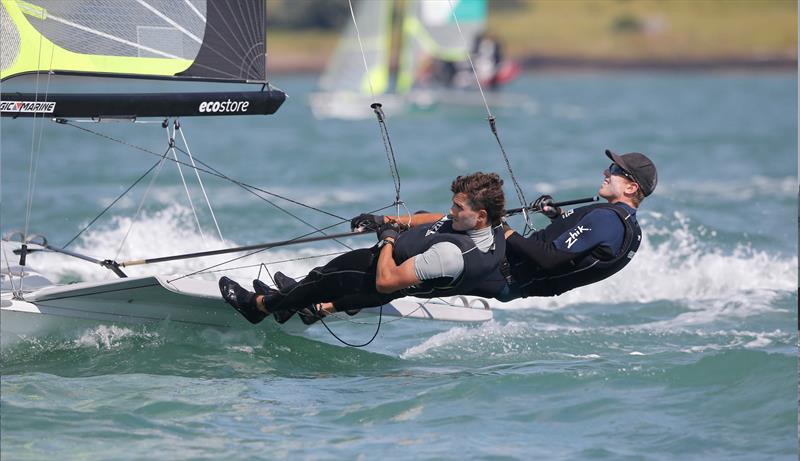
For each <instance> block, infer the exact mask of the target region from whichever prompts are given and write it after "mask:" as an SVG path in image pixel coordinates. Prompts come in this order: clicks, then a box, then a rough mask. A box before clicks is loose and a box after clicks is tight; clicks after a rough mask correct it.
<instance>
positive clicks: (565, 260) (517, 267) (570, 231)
mask: <svg viewBox="0 0 800 461" xmlns="http://www.w3.org/2000/svg"><path fill="white" fill-rule="evenodd" d="M606 155H607V156H608V157H609V158H610V159H611V161H612V163H611V165H609V166H608V168H606V169H605V170H604V171H603V182H602V183H601V184H600V189H599V191H598V195H599V196H600V197H602V198H604V199H605V200H606V201H607V203H598V204H593V205H588V206H584V207H580V208H576V209H574V210H570V211H567V212H564V213H562V212H561V210H560V209H558V208H554V207H552V206H549V204H551V203H552V198H551V197H550V196H548V195H543V196H541V197H539V198H538V199H537V201H536V202H534V205H537V204H538V205H540V206H541V209H542V212H543V214H545V215H546V216H547V217H548V218H550V219H551V223H550V225H549V226H547V227H546V228H544V229H542V230H540V231H538V232H534V233H533V234H531V235H530V236H528V237H527V238H526V237H523V236H521V235H519V234H518V233H516V232H515V231H514V230H513V229H511V228H509V227H508V226H506V232H505V237H506V256H507V261H508V265H507V267H506V268H505V269H506V270H504V275H505V276H506V277H507V279H508V284H507V286H506V288H505V289H504V290H503V293H501V295H500V296H497V299H498V300H500V301H509V300H512V299H515V298H519V297H523V298H524V297H527V296H557V295H560V294H562V293H564V292H566V291H568V290H571V289H573V288H577V287H580V286H584V285H588V284H590V283H595V282H599V281H600V280H603V279H605V278H608V277H610V276H611V275H613V274H615V273H616V272H618V271H620V270H621V269H622V268H623V267H625V266H626V265H627V264H628V263H629V262H630V260H631V259H632V258H633V257H634V255H635V254H636V251H637V250H638V249H639V244H640V243H641V240H642V231H641V229H640V228H639V223H638V222H637V220H636V211H637V209H638V208H639V205H640V204H641V203H642V201H643V200H644V198H645V197H647V196H649V195H650V194H652V193H653V191H654V190H655V188H656V184H657V183H658V175H657V173H656V167H655V165H654V164H653V162H652V161H651V160H650V159H649V158H648V157H647V156H646V155H644V154H641V153H638V152H632V153H629V154H624V155H617V154H615V153H614V152H611V151H610V150H606Z"/></svg>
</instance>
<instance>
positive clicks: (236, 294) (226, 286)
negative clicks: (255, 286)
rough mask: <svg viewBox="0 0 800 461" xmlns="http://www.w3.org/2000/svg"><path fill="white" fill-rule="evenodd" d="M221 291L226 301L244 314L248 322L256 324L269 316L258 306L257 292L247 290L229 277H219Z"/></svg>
mask: <svg viewBox="0 0 800 461" xmlns="http://www.w3.org/2000/svg"><path fill="white" fill-rule="evenodd" d="M219 291H220V293H222V297H223V298H224V299H225V301H226V302H227V303H228V304H230V305H231V306H233V308H234V309H236V310H237V311H238V312H239V313H240V314H242V315H243V316H244V318H246V319H247V321H248V322H250V323H252V324H256V323H258V322H260V321H262V320H264V318H265V317H266V316H267V314H266V313H264V312H262V311H261V310H260V309H259V308H258V307H257V306H256V294H255V293H252V292H249V291H247V290H245V289H244V288H242V287H241V285H239V284H238V283H236V282H234V281H233V280H231V279H229V278H228V277H222V278H221V279H219Z"/></svg>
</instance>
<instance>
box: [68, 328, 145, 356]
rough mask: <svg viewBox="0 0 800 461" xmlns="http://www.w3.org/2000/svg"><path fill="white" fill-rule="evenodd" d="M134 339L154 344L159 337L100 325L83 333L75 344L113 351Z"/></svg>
mask: <svg viewBox="0 0 800 461" xmlns="http://www.w3.org/2000/svg"><path fill="white" fill-rule="evenodd" d="M133 339H137V340H145V341H148V342H152V341H157V340H158V339H159V335H158V334H157V333H154V332H146V331H145V332H137V331H134V330H131V329H129V328H124V327H119V326H115V325H100V326H97V327H94V328H91V329H89V330H86V331H85V332H83V334H81V336H80V337H79V338H78V339H76V340H75V341H74V343H73V344H74V345H75V346H77V347H89V348H92V347H93V348H95V349H105V350H111V349H116V348H118V347H120V346H121V345H122V344H125V343H127V342H129V341H131V340H133Z"/></svg>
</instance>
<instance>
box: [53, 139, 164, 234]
mask: <svg viewBox="0 0 800 461" xmlns="http://www.w3.org/2000/svg"><path fill="white" fill-rule="evenodd" d="M168 153H169V148H167V150H166V151H165V152H164V155H163V156H162V158H161V160H159V161H157V162H156V163H155V164H153V166H151V167H150V168H148V169H147V171H145V172H144V174H142V175H141V176H139V178H138V179H137V180H136V181H134V182H133V184H131V185H130V186H129V187H128V188H127V189H125V191H124V192H123V193H122V194H120V195H119V196H118V197H117V198H115V199H114V201H112V202H111V203H110V204H109V205H108V206H107V207H105V209H104V210H103V211H101V212H100V214H98V215H97V216H95V218H94V219H92V220H91V222H89V224H87V225H86V227H84V228H83V229H81V231H80V232H78V233H77V234H75V237H72V239H71V240H70V241H69V242H67V243H66V244H65V245H64V246H62V247H61V248H64V249H66V248H67V247H68V246H70V244H72V242H74V241H75V240H77V238H78V237H80V236H81V234H83V233H84V232H86V231H87V230H88V229H89V228H90V227H91V226H92V224H94V223H95V222H96V221H97V220H98V219H100V218H101V217H102V216H103V215H104V214H105V213H106V212H107V211H108V210H110V209H111V207H113V206H114V204H115V203H117V202H118V201H120V200H121V199H122V197H124V196H125V195H126V194H127V193H128V192H130V191H131V189H133V188H134V187H136V185H137V184H139V182H141V180H142V179H144V178H146V177H147V175H149V174H150V173H151V172H152V171H153V170H154V169H155V168H156V167H157V166H158V165H160V164H161V162H162V161H163V159H164V157H166V156H167V154H168Z"/></svg>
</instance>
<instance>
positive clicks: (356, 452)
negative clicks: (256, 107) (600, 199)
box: [0, 73, 798, 460]
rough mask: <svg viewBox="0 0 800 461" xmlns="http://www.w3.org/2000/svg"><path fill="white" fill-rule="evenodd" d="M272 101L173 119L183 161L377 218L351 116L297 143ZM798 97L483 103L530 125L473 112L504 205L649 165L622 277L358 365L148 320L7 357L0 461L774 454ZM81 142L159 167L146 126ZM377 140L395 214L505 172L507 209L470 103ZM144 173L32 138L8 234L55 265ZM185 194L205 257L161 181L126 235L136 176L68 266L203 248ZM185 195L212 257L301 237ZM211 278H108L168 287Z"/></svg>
mask: <svg viewBox="0 0 800 461" xmlns="http://www.w3.org/2000/svg"><path fill="white" fill-rule="evenodd" d="M276 83H278V84H279V86H281V87H282V88H283V89H285V90H286V91H287V92H288V93H289V95H290V99H289V100H288V101H287V103H286V104H285V106H284V107H283V108H282V109H281V110H280V112H279V115H277V116H275V117H246V118H227V119H205V120H188V119H187V120H184V125H183V130H184V132H185V134H186V135H187V137H188V139H189V145H190V147H191V149H192V153H193V154H195V155H196V156H197V158H199V159H201V160H203V161H204V162H206V163H208V164H210V165H212V166H214V167H215V168H218V169H219V170H220V171H222V172H224V173H226V174H229V175H230V176H233V177H235V178H236V179H237V180H240V181H243V182H245V183H248V184H252V185H257V186H259V187H261V188H263V189H267V190H269V191H271V192H273V193H277V194H282V195H286V196H289V197H291V198H293V199H295V200H298V201H300V202H302V203H305V204H309V205H312V206H314V207H316V208H320V209H323V210H325V211H327V212H329V213H331V214H332V215H334V216H331V215H326V214H322V213H319V212H316V211H314V210H311V209H308V208H304V207H301V206H299V205H295V204H287V203H286V202H284V201H281V200H280V199H275V198H270V200H273V201H274V202H275V203H276V204H279V205H280V206H281V207H283V208H285V209H286V210H287V211H289V212H291V213H292V214H294V215H297V216H299V217H301V218H302V219H303V220H306V221H308V222H309V223H311V224H313V225H315V226H327V225H330V224H334V223H336V222H338V221H340V220H343V219H344V218H349V217H351V216H353V215H355V214H357V213H359V212H362V211H365V210H370V209H375V208H379V207H382V206H385V205H387V204H389V203H391V202H392V200H393V198H394V187H393V185H392V181H391V177H390V175H389V169H388V166H387V162H386V156H385V154H384V151H383V143H382V141H381V139H380V136H379V131H378V127H377V125H376V122H375V121H374V120H367V121H363V122H344V121H326V122H318V121H314V120H313V119H312V118H311V117H310V113H309V110H308V108H307V107H305V106H304V104H303V103H304V101H305V94H306V93H307V92H308V91H310V90H311V89H312V88H313V86H314V81H313V79H311V78H309V77H289V76H282V77H279V78H277V80H276ZM796 89H797V81H796V77H795V75H794V74H788V73H787V74H783V73H776V74H724V75H719V74H647V73H619V74H602V75H592V74H581V75H572V74H563V75H544V76H537V75H528V76H525V77H523V78H522V79H520V80H519V81H517V82H515V83H514V84H513V85H512V87H511V88H509V89H508V90H509V91H510V92H520V93H526V94H529V95H530V97H531V98H532V99H533V100H534V101H535V104H534V105H530V104H525V105H523V104H521V105H520V107H518V108H515V109H504V110H499V109H498V110H497V111H496V113H495V115H496V116H497V118H498V127H499V132H500V135H501V138H502V140H503V143H504V145H505V147H506V149H507V151H508V153H509V156H510V158H511V162H512V165H513V166H514V169H515V173H516V176H517V177H518V178H519V180H520V183H521V185H522V187H523V189H524V191H525V194H526V196H527V198H528V200H533V199H534V198H536V197H537V196H538V195H539V194H542V193H550V194H552V195H554V196H555V197H556V198H557V199H571V198H577V197H583V196H588V195H592V194H594V193H595V191H596V189H597V187H598V186H599V184H600V181H601V180H602V175H601V172H602V170H603V168H604V167H605V166H606V165H607V164H608V163H609V162H608V160H607V159H606V157H605V156H604V155H603V150H604V149H605V148H611V149H613V150H616V151H617V152H628V151H634V150H641V151H643V152H645V153H647V154H648V155H650V156H651V157H652V158H653V159H654V160H655V162H656V164H657V166H658V171H659V178H660V181H659V186H658V190H657V191H656V193H655V195H653V196H652V197H650V198H648V199H647V200H646V201H645V202H644V203H643V205H642V208H641V210H640V213H639V216H640V222H641V223H642V227H643V230H644V233H645V240H644V243H643V245H642V248H641V250H640V252H639V254H638V255H637V257H636V258H635V259H634V260H633V262H632V263H631V264H630V265H629V266H628V267H627V268H626V269H625V270H624V271H623V272H622V273H620V274H617V275H616V276H614V277H612V278H611V279H609V280H606V281H604V282H602V283H598V284H596V285H593V286H589V287H584V288H581V289H578V290H574V291H572V292H569V293H567V294H565V295H563V296H560V297H557V298H541V299H523V300H516V301H514V302H512V303H508V304H499V305H497V306H496V310H495V319H494V321H492V322H490V323H488V324H485V325H481V326H476V327H464V326H459V325H452V324H438V323H421V322H416V323H415V322H410V321H400V322H393V323H389V324H385V325H383V327H382V329H381V332H380V334H379V335H378V337H377V339H376V341H375V342H374V343H373V344H371V345H370V346H369V347H368V348H366V349H365V350H364V349H353V348H345V347H342V346H339V345H337V343H336V341H335V340H334V339H333V338H331V337H330V335H329V334H328V332H327V331H326V330H325V329H324V328H323V327H322V326H319V325H318V326H315V327H314V328H312V330H310V332H309V333H308V335H307V337H292V336H287V335H285V334H283V333H273V332H267V331H265V330H264V329H262V328H258V327H255V328H252V329H249V330H242V331H228V332H220V331H215V330H196V329H182V328H179V327H176V326H174V325H169V324H165V325H156V326H150V327H142V326H130V325H128V326H125V325H96V326H91V327H87V328H85V329H80V330H78V331H74V332H73V334H67V335H60V336H54V337H45V338H36V339H33V338H32V339H30V340H28V341H26V342H23V343H21V344H19V345H17V346H14V347H12V348H9V349H5V350H3V351H2V355H1V358H2V365H1V368H0V370H2V427H1V429H2V431H1V432H0V433H1V434H2V435H1V436H0V437H2V447H1V448H0V454H1V455H2V458H3V459H9V460H10V459H52V458H57V459H164V460H171V459H220V458H223V457H224V458H226V459H231V460H235V459H281V458H297V457H300V458H310V459H355V458H358V459H373V458H376V457H378V456H383V457H386V458H387V459H408V458H421V459H448V458H457V457H458V458H461V457H465V458H474V459H535V458H543V459H564V460H567V459H568V460H572V459H655V460H673V459H703V460H706V459H726V460H730V459H742V460H766V459H796V456H797V445H796V440H797V416H798V412H797V407H796V402H797V352H796V344H797V336H796V331H797V330H796V325H797V313H796V308H795V306H796V305H797V292H796V286H797V285H796V282H797V280H798V278H797V241H798V239H797V225H796V221H795V218H796V213H797V179H796V178H797V159H796V155H795V152H797V144H796V142H797V141H796V140H797V133H796V130H797V106H796V101H797V93H796V91H797V90H796ZM80 126H81V127H84V128H88V129H91V130H97V131H101V132H103V133H105V134H107V135H109V136H112V137H120V138H124V139H125V140H127V141H128V142H130V143H133V144H136V145H139V146H141V147H144V148H146V149H149V150H152V151H153V152H156V153H158V154H161V153H163V152H164V150H165V148H166V135H165V134H164V132H163V130H162V128H161V127H160V125H158V124H153V125H137V126H131V125H130V124H102V125H94V124H84V125H80ZM388 126H389V130H390V134H391V140H392V144H393V146H394V148H395V150H396V154H397V160H398V164H399V167H400V174H401V195H402V198H403V199H404V200H405V201H406V202H407V203H408V205H409V208H410V209H411V210H412V211H413V210H418V209H426V210H430V211H444V210H445V209H446V207H447V206H448V204H449V200H450V196H449V191H448V189H449V184H450V181H451V180H452V178H453V177H454V176H455V175H456V174H464V173H469V172H472V171H476V170H484V171H498V172H500V173H503V174H504V177H505V178H506V179H507V185H508V186H509V187H507V192H508V193H509V194H510V195H509V206H511V207H514V206H519V205H518V203H517V202H516V198H515V197H514V195H513V190H512V189H511V187H510V180H509V177H508V175H507V173H505V170H504V162H503V161H502V157H501V154H500V152H499V149H498V147H497V145H496V143H495V141H494V138H493V137H492V135H491V133H490V131H489V128H488V125H487V124H486V121H485V113H483V112H482V109H481V108H480V107H478V109H475V110H431V111H420V112H416V113H413V114H410V115H408V116H404V117H395V118H390V119H389V124H388ZM31 130H32V125H31V123H30V122H29V121H20V120H18V121H10V120H7V119H3V124H2V148H3V151H2V152H3V156H2V192H3V198H4V200H3V207H2V215H1V216H0V217H1V218H2V228H3V229H2V230H3V231H4V232H6V231H9V230H12V229H22V228H24V226H25V214H26V197H27V184H28V182H27V181H28V171H29V170H28V166H29V163H30V152H31V141H32V139H33V136H32V132H31ZM157 160H158V159H157V158H156V157H155V156H153V155H151V154H147V153H143V152H141V151H136V150H132V149H130V148H127V147H124V146H120V145H118V144H115V143H113V142H110V141H108V140H104V139H101V138H98V137H95V136H93V135H91V134H88V133H85V132H82V131H80V130H77V129H75V128H72V127H69V126H60V125H54V124H47V125H45V127H44V136H43V137H42V141H41V155H40V156H39V159H38V169H37V175H36V176H37V178H36V188H35V196H34V200H33V206H32V211H31V218H30V224H29V228H30V231H31V232H42V233H46V235H47V237H48V239H49V240H50V241H51V242H52V243H54V244H58V245H63V244H64V243H66V242H67V241H69V240H70V239H71V238H72V237H73V236H74V235H75V234H77V233H78V231H80V230H81V229H82V228H83V227H84V226H85V225H86V224H88V222H89V221H90V220H91V219H92V218H93V217H94V216H95V215H97V213H99V212H100V211H101V210H102V209H103V208H104V207H105V206H106V205H107V204H108V203H110V202H111V200H113V199H114V198H115V197H117V196H118V195H119V194H120V193H121V192H122V191H123V190H124V189H125V188H126V187H127V186H128V185H130V184H131V183H133V181H135V180H136V178H138V177H139V175H141V174H142V173H143V172H144V171H145V170H146V169H147V168H149V167H150V166H152V165H153V164H154V163H155V162H156V161H157ZM184 173H185V174H186V175H187V178H188V179H187V181H188V182H189V185H190V188H191V191H192V195H193V198H194V199H195V201H194V203H195V206H196V207H197V208H198V213H199V216H198V219H199V220H200V221H201V223H202V225H203V229H204V237H201V236H200V234H199V232H198V231H197V230H196V225H195V218H194V217H193V215H192V213H191V209H190V207H189V202H188V201H187V199H186V197H185V193H184V191H183V186H182V185H181V183H180V181H179V176H178V173H177V171H176V169H175V168H174V165H166V166H165V167H164V169H163V170H162V171H161V173H160V175H159V177H158V179H157V180H156V181H155V182H154V184H153V186H152V188H151V192H150V193H149V196H148V198H147V200H146V201H145V202H144V205H143V207H142V211H141V214H140V216H139V217H138V218H137V219H136V223H135V224H134V225H133V226H132V227H131V223H132V222H133V217H134V216H135V214H136V211H137V209H138V208H139V206H140V202H141V200H142V197H143V195H144V190H145V189H146V188H147V183H148V181H149V179H146V180H145V181H143V182H142V184H140V186H139V187H137V188H136V189H134V191H133V192H132V193H131V194H130V195H129V196H127V197H126V198H124V199H122V200H121V201H120V202H119V203H118V205H117V206H116V207H115V208H113V209H112V211H111V212H110V213H109V214H108V215H106V216H104V217H103V218H101V219H100V220H98V222H97V223H96V224H95V225H94V226H93V227H92V228H90V229H89V230H88V231H87V232H85V233H84V234H83V235H82V236H81V237H80V238H78V239H77V240H76V241H75V242H74V243H73V244H72V245H71V246H70V248H71V249H73V250H75V251H79V252H85V253H88V254H91V255H95V256H102V257H104V258H105V257H112V256H115V255H118V256H117V258H118V259H127V258H141V257H156V256H163V255H169V254H175V253H181V252H185V251H197V250H198V249H202V248H205V247H209V248H212V247H215V246H217V245H219V244H220V237H219V235H216V230H215V229H214V226H213V221H212V219H211V215H210V213H209V212H208V211H207V209H206V208H205V206H204V205H203V204H202V200H203V199H202V192H201V191H200V190H199V188H198V187H197V185H196V181H195V180H194V179H193V178H192V176H191V175H189V172H188V171H186V170H184ZM205 185H206V188H207V191H208V195H209V196H210V197H211V201H212V205H213V207H214V210H215V213H216V218H217V219H218V221H219V222H220V228H221V231H222V235H223V239H224V240H225V241H226V242H227V243H229V244H252V243H256V242H264V241H271V240H280V239H285V238H290V237H294V236H297V235H299V234H302V233H305V232H307V231H308V230H309V227H308V226H306V225H305V224H302V223H300V222H299V221H297V220H296V219H295V218H293V217H292V216H290V215H289V214H287V213H285V212H284V211H281V210H279V209H277V208H275V207H272V206H271V205H270V204H268V203H266V202H265V201H263V200H261V199H259V198H256V197H254V196H253V195H251V194H249V193H247V192H245V191H243V190H242V189H241V188H239V187H238V186H236V185H233V184H231V183H229V182H225V181H223V180H220V179H218V178H211V177H208V176H206V178H205ZM337 217H338V218H337ZM340 218H342V219H340ZM537 223H538V224H540V225H541V224H543V223H542V222H541V221H538V220H537ZM512 224H513V225H515V226H516V227H520V226H521V222H520V221H519V219H517V218H515V220H514V221H512ZM345 228H346V226H345V225H341V226H339V227H336V228H334V230H335V231H343V230H345ZM126 234H129V235H128V237H127V239H126V240H125V242H126V243H125V244H124V245H120V242H121V241H122V240H123V239H124V238H125V236H126ZM204 239H205V241H204ZM345 243H347V244H349V245H350V246H361V245H367V244H369V243H370V241H369V239H368V238H362V240H351V241H347V242H345ZM344 249H345V248H344V247H343V246H341V245H338V244H336V243H333V242H325V243H320V244H315V245H309V246H307V247H304V248H298V247H289V248H284V249H277V250H273V251H269V252H265V253H262V254H260V255H256V256H250V257H246V258H243V259H241V260H238V261H236V262H235V263H232V264H231V266H235V267H242V268H240V269H226V270H225V271H224V272H225V273H226V274H229V275H232V276H234V277H235V278H238V279H241V280H244V281H246V280H249V279H251V278H254V277H255V275H257V273H258V267H257V266H258V263H259V262H268V263H271V264H270V265H269V268H270V270H283V271H285V272H287V273H288V274H290V275H301V274H302V273H304V271H307V270H308V269H309V268H311V267H313V266H314V265H317V264H320V263H321V262H324V261H325V258H324V257H323V258H314V257H315V256H317V255H320V254H330V253H336V252H339V251H343V250H344ZM300 257H304V258H305V257H307V258H309V259H302V260H296V259H297V258H300ZM329 257H330V256H327V258H329ZM226 259H229V258H228V257H220V258H218V259H213V258H212V259H210V260H195V261H182V262H176V263H169V264H165V265H162V266H161V267H158V268H152V267H150V268H144V269H139V270H131V273H133V274H140V273H146V272H148V271H153V270H155V271H157V272H166V273H169V272H172V273H187V272H190V271H195V270H199V269H203V268H206V267H209V266H211V265H212V264H215V263H218V262H222V261H224V260H226ZM286 260H292V261H287V262H280V261H286ZM29 261H30V263H29V264H31V265H32V266H34V267H38V268H39V269H40V270H41V271H42V272H44V273H45V275H47V276H49V277H50V278H53V279H57V280H61V281H64V282H66V281H72V280H101V279H108V278H111V277H113V275H111V274H110V273H106V272H107V271H106V272H104V271H102V270H99V269H95V268H94V267H93V266H91V265H89V264H87V263H84V262H80V261H74V260H70V259H63V258H55V259H54V260H52V259H50V256H48V255H41V254H33V255H31V256H30V257H29ZM3 263H4V264H5V262H3ZM228 267H230V266H228ZM218 275H219V274H218V273H212V274H205V275H204V277H209V278H214V277H217V276H218ZM373 328H374V327H373V326H369V325H366V326H365V325H358V324H337V325H336V332H337V334H340V335H341V336H343V337H345V338H347V339H348V340H351V341H356V342H360V341H364V340H366V339H368V338H369V337H370V336H371V335H372V333H373V332H374V330H373Z"/></svg>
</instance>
